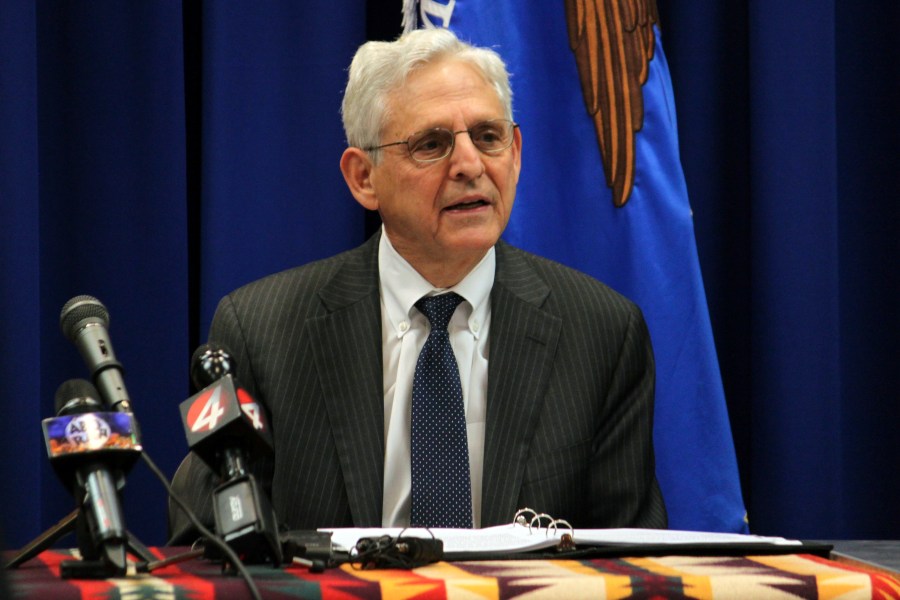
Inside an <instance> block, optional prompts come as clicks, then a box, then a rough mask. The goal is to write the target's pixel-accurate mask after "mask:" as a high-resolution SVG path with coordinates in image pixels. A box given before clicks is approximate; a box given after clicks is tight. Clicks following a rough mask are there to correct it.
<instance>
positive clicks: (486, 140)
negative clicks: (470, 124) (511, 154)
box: [472, 127, 503, 146]
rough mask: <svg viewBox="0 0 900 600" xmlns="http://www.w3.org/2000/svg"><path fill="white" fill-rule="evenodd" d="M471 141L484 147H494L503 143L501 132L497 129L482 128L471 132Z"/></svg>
mask: <svg viewBox="0 0 900 600" xmlns="http://www.w3.org/2000/svg"><path fill="white" fill-rule="evenodd" d="M472 141H474V142H475V143H476V144H480V145H484V146H495V145H498V144H500V143H501V142H502V141H503V131H502V130H500V129H498V128H497V127H482V128H479V129H477V130H475V131H473V132H472Z"/></svg>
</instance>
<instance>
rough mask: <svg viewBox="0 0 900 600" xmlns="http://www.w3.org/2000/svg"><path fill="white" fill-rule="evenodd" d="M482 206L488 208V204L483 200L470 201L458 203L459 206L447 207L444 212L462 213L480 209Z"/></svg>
mask: <svg viewBox="0 0 900 600" xmlns="http://www.w3.org/2000/svg"><path fill="white" fill-rule="evenodd" d="M482 206H488V203H487V202H486V201H484V200H481V199H478V200H471V201H469V202H460V203H459V204H454V205H452V206H448V207H447V208H446V209H445V210H454V211H463V210H472V209H473V208H481V207H482Z"/></svg>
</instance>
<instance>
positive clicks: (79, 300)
mask: <svg viewBox="0 0 900 600" xmlns="http://www.w3.org/2000/svg"><path fill="white" fill-rule="evenodd" d="M59 326H60V328H61V329H62V332H63V334H65V336H66V337H67V338H69V339H70V340H71V341H72V342H73V343H74V344H75V345H76V346H77V347H78V351H79V352H80V353H81V356H82V358H83V359H84V362H85V363H87V366H88V369H90V370H91V377H92V378H93V380H94V384H95V385H96V386H97V389H98V390H99V391H100V396H101V397H102V398H103V399H104V400H105V401H106V404H107V405H108V406H110V407H111V408H112V410H115V411H120V412H131V400H130V399H129V397H128V392H127V391H126V389H125V381H124V380H123V379H122V364H121V363H120V362H119V361H118V360H116V355H115V353H114V352H113V347H112V342H111V341H110V339H109V332H108V331H107V328H108V327H109V312H108V311H107V310H106V307H105V306H103V304H102V303H101V302H100V301H99V300H97V299H96V298H94V297H93V296H75V297H74V298H72V299H71V300H69V301H68V302H66V304H65V305H64V306H63V307H62V311H61V312H60V315H59Z"/></svg>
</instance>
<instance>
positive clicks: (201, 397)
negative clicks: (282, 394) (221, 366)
mask: <svg viewBox="0 0 900 600" xmlns="http://www.w3.org/2000/svg"><path fill="white" fill-rule="evenodd" d="M230 383H231V382H230V381H229V384H230ZM235 397H237V403H235V401H234V399H235ZM238 406H239V407H240V408H238ZM238 410H240V411H242V412H243V413H244V415H246V417H247V419H249V421H250V424H251V425H252V426H253V428H254V429H257V430H260V431H263V430H265V429H266V425H265V421H264V420H263V413H262V410H261V409H260V406H259V403H257V402H256V400H254V399H253V398H252V397H251V396H250V394H248V393H247V392H246V390H244V389H242V388H238V389H237V390H234V388H233V387H232V385H226V384H224V383H220V384H217V385H216V386H215V387H214V388H213V389H211V390H206V391H205V392H201V393H200V394H198V395H197V397H196V398H195V399H194V400H193V402H192V403H191V406H190V408H189V409H188V412H187V416H186V423H187V426H188V429H190V431H191V433H204V432H210V431H214V430H215V429H216V428H217V427H219V426H220V425H222V424H223V423H228V422H231V421H232V420H233V419H235V418H236V417H238V416H239V415H238V414H237V411H238Z"/></svg>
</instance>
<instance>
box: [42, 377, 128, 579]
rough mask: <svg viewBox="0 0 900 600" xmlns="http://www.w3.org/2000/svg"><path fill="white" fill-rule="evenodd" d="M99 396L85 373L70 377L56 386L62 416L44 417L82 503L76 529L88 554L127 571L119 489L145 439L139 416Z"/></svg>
mask: <svg viewBox="0 0 900 600" xmlns="http://www.w3.org/2000/svg"><path fill="white" fill-rule="evenodd" d="M98 396H99V394H98V393H97V390H96V388H94V386H93V385H91V384H90V383H89V382H88V381H86V380H84V379H71V380H69V381H66V382H64V383H63V384H62V385H61V386H60V387H59V389H58V390H57V392H56V397H55V405H56V411H57V416H56V417H52V418H49V419H44V420H43V422H42V426H43V430H44V441H45V444H46V447H47V454H48V456H49V458H50V463H51V465H52V466H53V469H54V471H56V474H57V475H58V476H59V478H60V480H62V482H63V484H64V485H65V486H66V488H67V489H69V491H70V492H72V494H73V495H74V496H75V500H76V502H77V503H78V505H79V507H80V511H79V513H78V518H77V522H76V533H77V536H78V546H79V549H80V550H81V554H82V557H83V559H85V560H86V561H97V560H99V561H100V563H101V566H100V567H99V573H101V574H102V575H103V576H110V575H124V574H125V573H126V568H127V556H126V554H127V552H126V551H127V548H128V532H127V530H126V528H125V519H124V517H123V513H122V506H121V502H120V499H119V489H120V488H121V487H122V486H124V483H125V473H126V472H127V471H128V470H129V469H130V468H131V466H132V465H133V464H134V462H135V460H137V458H138V457H139V456H140V453H141V444H140V440H139V437H138V432H137V425H136V423H135V421H134V417H133V416H132V415H131V414H130V413H123V412H106V411H105V407H104V405H103V403H102V402H101V401H100V400H99V399H98ZM82 572H87V571H82Z"/></svg>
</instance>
